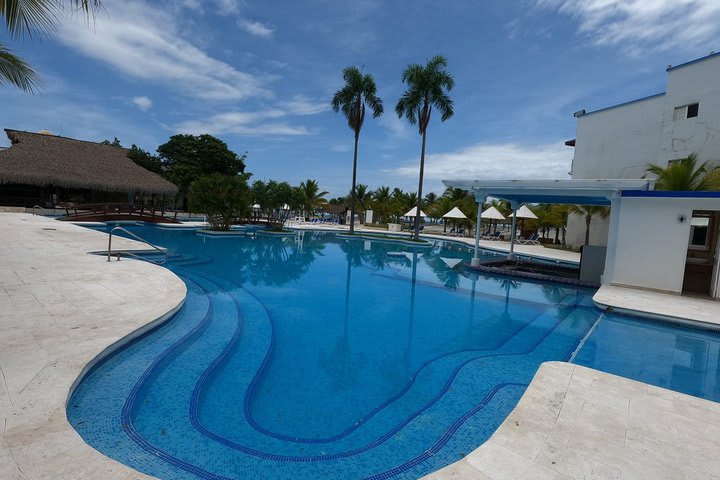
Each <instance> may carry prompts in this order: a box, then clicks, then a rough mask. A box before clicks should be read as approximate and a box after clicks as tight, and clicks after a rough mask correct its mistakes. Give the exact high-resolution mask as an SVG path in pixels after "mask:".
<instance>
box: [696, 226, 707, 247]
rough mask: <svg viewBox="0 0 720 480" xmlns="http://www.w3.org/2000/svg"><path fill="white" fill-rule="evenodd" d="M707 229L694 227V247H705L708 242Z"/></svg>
mask: <svg viewBox="0 0 720 480" xmlns="http://www.w3.org/2000/svg"><path fill="white" fill-rule="evenodd" d="M707 233H708V228H707V227H693V234H692V244H693V245H705V242H706V241H707Z"/></svg>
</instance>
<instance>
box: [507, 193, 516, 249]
mask: <svg viewBox="0 0 720 480" xmlns="http://www.w3.org/2000/svg"><path fill="white" fill-rule="evenodd" d="M510 207H511V208H512V211H513V217H512V232H510V253H508V260H515V229H516V225H517V209H518V202H517V200H510Z"/></svg>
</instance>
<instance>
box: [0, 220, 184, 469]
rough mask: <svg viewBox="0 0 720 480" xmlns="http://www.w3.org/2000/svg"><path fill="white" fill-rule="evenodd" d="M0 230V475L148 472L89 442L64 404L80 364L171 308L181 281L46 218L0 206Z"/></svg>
mask: <svg viewBox="0 0 720 480" xmlns="http://www.w3.org/2000/svg"><path fill="white" fill-rule="evenodd" d="M0 238H1V239H2V241H1V242H0V432H1V433H2V437H0V479H2V480H15V479H18V480H19V479H53V480H55V479H68V480H69V479H73V480H75V479H93V480H97V479H103V480H104V479H121V478H122V479H127V478H148V477H146V476H144V475H142V474H140V473H137V472H135V471H134V470H132V469H130V468H128V467H126V466H124V465H121V464H119V463H117V462H115V461H114V460H111V459H109V458H107V457H105V456H104V455H102V454H100V453H98V452H97V451H96V450H94V449H92V448H91V447H89V446H88V445H87V444H86V443H85V442H84V441H83V440H82V438H80V436H79V435H78V434H77V432H75V430H74V429H73V428H72V427H71V426H70V424H69V423H68V422H67V419H66V416H65V403H66V400H67V396H68V393H69V391H70V388H71V386H72V385H73V382H75V380H76V379H77V378H78V376H79V375H80V374H81V372H82V371H83V369H84V368H85V367H86V366H87V365H88V363H90V362H91V361H92V360H93V359H94V358H95V357H96V356H97V355H98V354H100V353H102V352H103V351H104V350H105V349H106V348H107V347H108V346H109V345H112V344H113V343H115V342H117V341H118V340H120V339H122V338H123V337H125V336H126V335H128V334H130V333H132V332H133V331H136V330H137V329H139V328H141V327H143V326H146V325H147V324H149V323H150V322H152V321H154V320H156V319H158V318H160V317H163V316H164V315H166V314H167V313H168V312H170V311H172V310H174V309H175V308H176V307H177V306H179V305H180V304H181V303H182V301H183V299H184V298H185V292H186V290H185V284H184V283H183V282H182V281H181V280H180V279H179V278H178V277H176V276H175V275H174V274H172V273H171V272H170V271H168V270H166V269H164V268H162V267H158V266H155V265H152V264H149V263H145V262H140V261H132V260H123V261H120V262H111V263H108V262H106V259H105V258H104V257H102V256H98V255H88V254H87V252H88V251H93V250H102V249H103V248H107V247H106V245H107V243H106V242H107V236H106V235H104V234H102V233H100V232H95V231H92V230H89V229H86V228H82V227H78V226H75V225H72V224H69V223H64V222H59V221H56V220H50V219H47V218H45V217H40V216H36V217H34V216H32V215H28V214H16V213H2V214H0ZM113 244H114V245H113V246H116V247H117V248H128V249H132V248H139V249H145V248H146V246H145V245H143V244H138V243H135V242H130V241H128V240H124V239H118V241H117V243H116V242H115V241H113Z"/></svg>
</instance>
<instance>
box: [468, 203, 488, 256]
mask: <svg viewBox="0 0 720 480" xmlns="http://www.w3.org/2000/svg"><path fill="white" fill-rule="evenodd" d="M486 200H487V195H486V194H484V193H479V192H475V201H476V202H477V204H478V209H477V221H476V222H475V252H474V253H473V258H472V261H471V262H470V265H472V266H473V267H477V266H479V265H480V232H481V231H482V230H481V228H480V227H481V225H480V221H481V220H482V207H483V203H485V201H486Z"/></svg>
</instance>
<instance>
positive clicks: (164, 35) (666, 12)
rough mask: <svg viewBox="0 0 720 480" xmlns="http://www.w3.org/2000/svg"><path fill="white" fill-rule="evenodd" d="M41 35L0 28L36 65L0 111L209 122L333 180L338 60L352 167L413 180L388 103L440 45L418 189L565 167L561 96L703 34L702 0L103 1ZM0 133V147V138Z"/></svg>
mask: <svg viewBox="0 0 720 480" xmlns="http://www.w3.org/2000/svg"><path fill="white" fill-rule="evenodd" d="M104 3H105V10H104V11H102V12H100V13H99V14H98V16H97V18H96V19H95V21H94V22H91V23H89V24H88V22H87V21H85V20H83V19H82V18H77V17H75V16H74V15H72V14H69V15H66V16H65V17H63V19H62V20H61V21H60V22H59V24H58V28H57V31H56V32H55V34H54V35H53V36H52V37H49V38H33V39H27V38H25V39H9V38H7V35H5V33H4V32H3V33H1V34H0V42H3V43H6V44H7V45H9V46H10V48H12V49H13V50H14V51H15V52H16V53H18V54H20V55H21V56H23V57H25V58H26V59H27V60H28V61H30V62H31V63H32V64H33V65H34V66H35V67H36V68H37V70H39V72H40V74H41V76H42V78H43V80H44V86H43V87H42V91H41V92H40V93H39V94H36V95H27V94H24V93H21V92H19V91H17V90H14V89H12V88H10V87H8V86H1V87H0V105H2V107H0V126H2V127H4V128H14V129H22V130H30V131H38V130H41V129H49V130H51V131H53V132H56V133H60V134H62V135H65V136H70V137H75V138H81V139H86V140H94V141H100V140H103V139H105V138H112V137H118V138H119V139H120V140H121V141H122V142H123V144H124V145H126V146H129V145H130V144H133V143H135V144H137V145H139V146H141V147H143V148H145V149H148V150H152V151H154V150H155V148H156V147H157V146H158V145H159V144H161V143H164V142H165V141H166V140H167V139H168V138H169V136H170V135H172V134H174V133H178V132H184V133H204V132H207V133H211V134H213V135H216V136H218V137H220V138H222V139H223V140H224V141H226V142H227V143H228V145H229V146H230V147H231V148H232V149H233V150H235V151H236V152H239V153H242V152H247V153H248V159H247V167H248V170H249V171H251V172H253V173H254V175H255V177H256V178H261V179H271V178H272V179H279V180H287V181H290V182H291V183H299V182H300V181H302V180H304V179H306V178H314V179H317V180H318V181H319V182H320V185H321V187H322V188H324V189H326V190H329V191H330V192H331V193H332V194H333V195H339V194H344V193H346V192H347V191H348V190H349V185H350V174H351V167H352V150H351V147H352V132H351V131H350V129H349V128H348V127H347V124H346V123H345V121H344V119H343V118H341V115H340V114H336V113H334V112H332V111H331V110H330V109H329V101H330V98H331V97H332V94H333V93H334V91H335V90H337V89H338V88H340V86H341V85H342V79H341V70H342V68H343V67H345V66H347V65H357V66H363V67H364V69H365V71H367V72H370V73H372V74H374V75H375V78H376V81H377V84H378V89H379V95H380V96H381V97H382V98H383V100H384V102H385V107H386V114H385V115H384V116H383V117H382V118H381V119H378V120H375V119H371V118H368V119H367V120H366V122H365V126H364V128H363V131H362V134H361V139H360V157H359V167H358V181H359V182H360V183H367V184H369V185H370V186H371V187H373V188H375V187H377V186H379V185H390V186H392V187H394V186H400V187H401V188H404V189H406V190H413V191H414V190H416V189H417V168H418V160H419V150H420V137H419V135H418V134H417V130H416V129H415V128H414V127H412V126H410V125H409V124H407V123H406V122H405V121H404V120H399V119H398V118H397V117H396V116H395V114H394V106H395V103H396V102H397V99H398V97H399V95H400V93H401V92H402V90H403V85H402V84H401V83H400V73H401V71H402V69H403V68H404V67H405V66H406V65H407V64H409V63H423V62H425V60H426V59H427V58H429V57H431V56H433V55H436V54H442V55H445V56H446V57H447V58H448V61H449V67H448V69H449V71H450V72H451V73H452V74H453V75H454V77H455V80H456V88H455V90H453V92H452V97H453V98H454V100H455V116H454V117H453V118H451V119H450V120H448V121H447V122H445V123H441V122H440V121H439V118H438V117H434V118H433V119H432V120H431V123H430V127H429V130H428V146H427V151H428V158H427V164H426V183H425V192H427V191H430V190H434V191H436V192H441V191H442V185H441V182H440V181H441V180H442V179H443V178H449V177H461V176H472V177H478V178H480V177H484V178H564V177H566V175H567V172H568V171H569V168H570V161H571V158H572V153H573V152H572V149H571V148H568V147H565V146H564V145H563V142H564V141H565V140H567V139H570V138H573V137H574V135H575V119H574V118H573V112H575V111H576V110H579V109H582V108H585V109H587V110H593V109H597V108H602V107H605V106H609V105H612V104H615V103H619V102H623V101H626V100H630V99H633V98H637V97H642V96H646V95H649V94H653V93H657V92H661V91H663V90H664V88H665V80H666V76H665V67H666V66H667V65H668V64H678V63H682V62H684V61H687V60H691V59H693V58H696V57H699V56H703V55H706V54H708V53H709V52H710V51H711V50H714V49H718V48H720V38H719V37H720V2H718V1H717V0H667V1H663V0H653V1H648V0H625V1H621V0H617V1H616V0H585V1H582V0H521V1H502V2H495V1H489V0H486V1H480V0H477V1H470V0H445V1H443V2H436V1H432V0H419V1H413V2H396V1H382V0H353V1H346V0H297V1H282V2H280V1H273V2H260V1H254V0H245V1H242V0H176V1H169V0H154V1H149V0H144V1H143V0H127V1H119V0H106V1H105V2H104ZM0 142H2V143H0V145H7V141H6V139H4V138H3V139H2V140H0Z"/></svg>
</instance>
